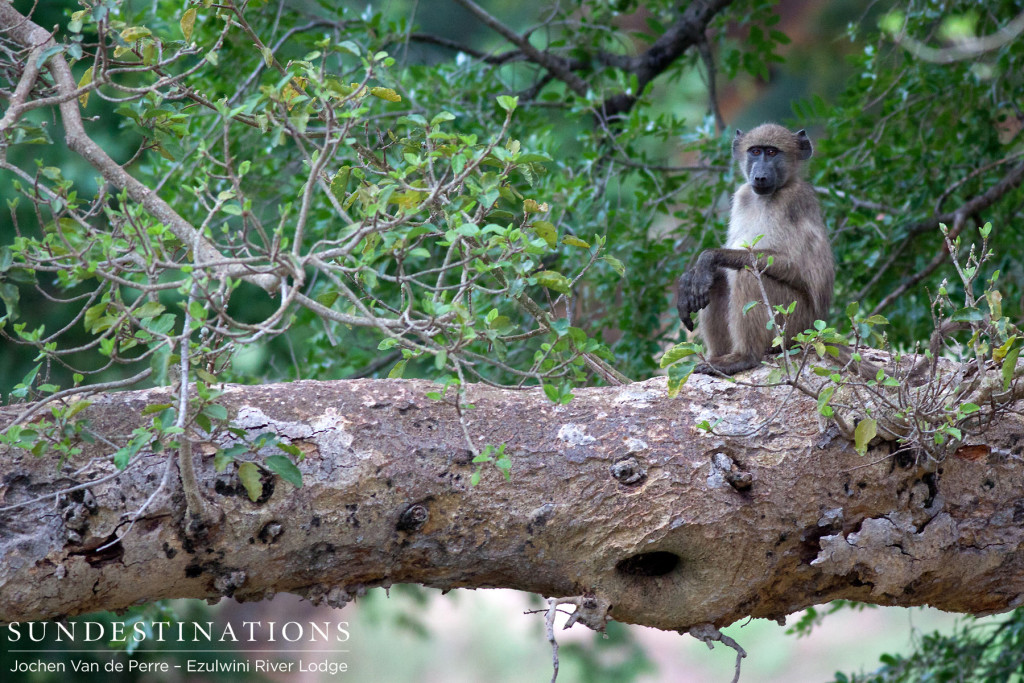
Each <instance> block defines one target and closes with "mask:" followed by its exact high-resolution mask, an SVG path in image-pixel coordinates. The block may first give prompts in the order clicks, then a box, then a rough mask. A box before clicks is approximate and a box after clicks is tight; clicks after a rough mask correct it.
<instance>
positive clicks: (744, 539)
mask: <svg viewBox="0 0 1024 683" xmlns="http://www.w3.org/2000/svg"><path fill="white" fill-rule="evenodd" d="M760 372H761V373H762V374H760V375H759V374H757V373H755V375H753V377H752V379H754V380H758V379H762V380H763V379H764V376H763V373H764V371H760ZM435 389H436V386H435V385H432V384H430V383H427V382H420V381H400V380H378V381H371V380H357V381H340V382H295V383H291V384H282V385H272V386H245V387H243V386H229V387H225V393H224V394H223V396H222V397H221V399H220V402H221V404H222V405H224V406H225V407H226V408H227V409H228V411H229V414H230V416H231V419H232V421H233V425H234V426H235V427H238V428H241V429H244V430H245V431H246V432H248V433H249V434H250V435H252V436H255V435H257V434H262V433H266V432H272V433H274V434H276V435H277V436H278V437H279V438H281V439H282V440H284V441H286V442H290V443H292V444H293V445H295V446H296V447H298V448H299V449H300V450H301V451H302V452H303V453H304V454H305V459H304V460H302V461H301V462H300V463H299V464H298V466H299V469H300V470H301V471H302V475H303V486H302V487H301V488H294V487H293V486H292V485H291V484H288V483H286V482H284V481H282V480H281V479H280V478H277V477H275V476H272V475H271V474H270V473H269V471H264V476H263V495H262V496H260V497H259V498H258V499H257V501H256V502H253V501H252V500H250V498H249V497H248V496H247V495H246V492H245V489H244V488H243V486H242V484H241V482H240V480H239V478H238V474H237V469H236V467H235V465H230V466H229V467H228V469H227V470H225V471H224V472H222V473H219V474H218V473H217V472H216V471H215V469H214V466H213V459H214V458H213V456H214V454H215V453H216V452H217V450H218V449H221V448H228V447H230V446H232V445H234V444H236V443H238V441H237V439H238V437H237V436H236V435H232V434H231V433H230V432H227V431H221V432H218V433H217V434H215V435H213V436H210V435H207V434H203V433H198V432H195V431H191V432H189V433H188V435H187V437H188V438H189V439H190V440H191V448H192V451H193V454H194V455H195V457H196V476H197V480H198V483H199V486H200V489H201V491H202V492H203V495H204V496H206V497H207V498H208V499H209V500H211V501H213V502H215V503H216V505H217V506H218V507H219V508H220V509H221V510H223V512H224V518H223V520H221V521H214V522H213V523H211V525H210V526H209V527H208V528H206V529H205V530H203V531H204V533H202V534H191V535H190V534H188V533H186V528H185V521H186V520H185V504H184V498H183V496H182V493H181V489H180V485H179V484H177V483H169V484H167V486H166V489H165V490H161V488H160V487H161V482H162V481H163V480H164V479H165V478H164V476H163V475H164V473H165V471H166V470H165V468H166V458H167V457H168V456H167V455H166V452H164V453H160V454H153V453H151V452H148V451H146V450H145V449H144V450H143V451H142V452H140V453H139V455H138V456H137V457H136V459H135V460H134V461H133V464H132V465H131V466H130V467H129V468H128V469H127V470H126V471H125V472H124V473H122V474H121V476H120V477H119V478H117V479H116V480H111V479H110V475H111V474H112V470H113V465H112V463H111V462H110V460H109V458H108V456H109V453H108V452H105V449H109V448H110V447H109V446H103V444H109V443H120V442H123V441H124V440H125V439H126V438H129V437H130V436H131V433H132V430H133V429H135V428H136V427H138V426H139V425H140V424H144V423H145V422H147V421H148V420H149V419H151V417H143V416H142V411H143V409H144V408H145V407H146V406H147V405H153V404H160V403H167V402H170V400H171V397H170V395H169V394H168V393H167V392H166V391H164V390H161V389H154V390H149V391H141V392H125V393H115V394H109V395H107V396H104V397H101V398H99V399H98V400H97V401H96V402H95V403H93V404H92V405H91V406H89V407H88V408H87V409H85V410H84V411H82V412H81V413H79V417H81V418H85V419H88V420H89V429H90V430H91V431H92V432H93V433H94V434H96V435H97V436H99V437H102V438H99V439H97V440H96V442H95V443H94V444H82V445H83V446H84V447H85V449H86V450H85V452H84V453H83V455H82V458H81V460H80V461H75V462H66V463H64V464H63V465H58V464H57V462H56V460H55V459H54V458H37V457H34V456H33V455H32V454H31V453H29V452H27V451H22V450H18V449H10V448H6V447H5V448H4V449H0V471H2V472H4V475H3V478H2V479H0V557H2V558H3V561H2V562H0V620H6V621H12V620H31V619H49V618H57V617H61V616H65V615H73V614H78V613H83V612H89V611H94V610H101V609H117V608H122V607H127V606H128V605H131V604H135V603H136V602H139V601H150V600H156V599H160V598H172V597H194V598H216V597H218V596H222V595H233V596H235V597H236V598H239V599H247V600H254V599H259V598H262V597H267V596H269V595H272V594H274V593H276V592H280V591H288V592H293V593H298V594H300V595H304V596H306V597H308V598H310V599H312V600H314V601H326V602H328V603H330V604H334V605H340V604H343V603H344V602H346V601H347V600H348V599H349V598H350V597H351V596H352V595H355V594H357V593H358V592H360V591H361V590H363V589H365V588H367V587H372V586H387V585H390V584H393V583H399V582H414V583H421V584H424V585H428V586H436V587H441V588H452V587H458V586H466V587H485V586H486V587H498V586H502V587H509V588H516V589H520V590H526V591H531V592H535V593H539V594H542V595H546V596H559V597H561V596H588V598H587V599H586V600H585V601H584V602H586V604H587V605H593V606H595V607H594V609H593V610H590V611H591V612H593V613H592V614H591V613H589V612H588V613H587V614H584V615H582V616H581V617H580V619H581V620H584V621H585V623H588V625H589V624H595V625H599V624H600V623H602V620H603V618H604V617H605V616H610V617H611V618H614V619H616V620H619V621H623V622H631V623H639V624H647V625H650V626H655V627H658V628H662V629H677V630H681V631H682V630H689V629H691V628H693V629H696V632H697V633H698V634H701V633H702V634H705V635H706V634H707V633H711V632H712V631H711V629H712V628H717V627H721V626H723V625H726V624H729V623H731V622H733V621H736V620H738V619H741V618H744V617H746V616H755V617H767V618H773V619H778V618H782V617H783V616H785V615H786V614H789V613H791V612H794V611H796V610H799V609H801V608H803V607H805V606H807V605H812V604H817V603H822V602H827V601H829V600H833V599H837V598H845V599H850V600H859V601H866V602H874V603H878V604H899V605H922V604H930V605H934V606H936V607H939V608H940V609H944V610H949V611H958V612H971V613H985V612H991V611H999V610H1006V609H1009V608H1011V607H1015V606H1018V605H1021V604H1022V603H1024V553H1022V552H1021V550H1022V548H1024V546H1022V544H1024V527H1022V525H1021V524H1020V519H1019V518H1020V517H1021V514H1024V512H1022V513H1021V514H1018V512H1021V508H1022V503H1021V501H1022V500H1024V492H1022V488H1021V484H1020V482H1021V481H1024V476H1022V475H1024V472H1022V469H1024V463H1022V459H1021V445H1020V444H1021V443H1024V441H1022V438H1021V437H1022V436H1024V417H1021V413H1020V412H1019V411H1017V412H1007V413H1004V414H1003V417H1002V418H1001V421H1000V422H999V423H998V424H993V425H991V427H990V428H989V429H988V430H987V432H986V434H985V440H984V443H983V444H977V445H976V447H975V448H974V449H973V450H972V451H971V457H972V458H975V457H977V453H982V454H988V455H987V456H986V455H982V456H981V457H980V459H974V460H969V459H966V458H960V457H956V456H951V457H949V458H948V459H947V460H946V461H945V462H944V463H943V465H942V467H941V469H939V470H938V471H937V472H924V471H920V470H918V469H917V468H916V467H915V466H914V465H913V464H912V462H907V461H905V460H901V459H899V458H897V457H895V456H893V455H892V454H891V453H890V449H889V448H888V446H886V445H885V444H882V445H880V446H877V447H874V448H872V449H869V451H868V453H867V455H866V457H860V456H857V455H856V454H855V453H854V451H853V448H852V446H851V444H850V443H849V442H847V441H845V440H844V439H842V438H841V437H839V436H838V435H837V432H836V431H835V430H833V429H831V428H828V429H825V430H824V431H823V426H822V424H820V423H819V420H818V418H817V416H816V406H815V402H814V400H813V399H810V398H806V397H802V396H798V395H794V396H793V397H792V398H790V399H789V400H788V401H785V397H786V396H787V395H788V389H787V388H784V387H778V388H774V389H772V388H756V387H739V386H736V385H734V384H730V383H728V382H724V381H719V380H715V379H712V378H710V377H700V378H694V379H691V380H690V382H689V383H688V384H687V385H686V386H685V387H684V390H683V392H682V393H681V395H680V397H679V398H677V399H674V400H670V399H668V398H667V397H666V389H665V383H664V380H663V379H654V380H649V381H647V382H642V383H636V384H633V385H630V386H627V387H613V388H602V389H580V390H577V391H576V398H575V399H574V400H573V401H572V403H570V404H568V405H566V406H556V405H553V404H552V403H550V402H549V401H547V399H546V398H545V397H544V396H543V394H542V393H541V392H540V391H518V392H517V391H503V390H497V389H491V388H487V387H483V386H479V385H473V386H469V387H467V392H466V394H467V395H466V396H465V400H466V401H468V402H471V403H472V404H473V405H474V409H473V410H471V411H462V415H461V417H460V415H459V411H457V410H456V407H455V406H454V405H453V404H452V403H450V402H444V401H436V400H431V399H429V398H427V397H426V394H427V392H429V391H433V390H435ZM709 401H711V402H712V403H713V404H714V405H715V406H716V407H715V408H713V409H712V408H709V407H707V406H708V402H709ZM780 404H781V407H780ZM14 412H16V411H14V410H13V409H3V410H0V426H2V425H3V424H5V423H6V421H7V420H9V419H10V417H11V416H12V415H13V414H14ZM768 415H775V417H774V420H773V421H772V422H771V423H770V424H769V425H767V427H766V429H761V430H751V429H750V426H751V424H756V423H758V422H759V421H760V420H762V419H764V416H768ZM717 418H722V419H723V421H722V422H721V423H720V424H718V426H717V427H716V431H717V432H718V434H709V433H706V432H704V431H702V430H699V429H696V428H695V425H696V424H697V423H698V422H699V421H701V420H704V419H708V420H711V421H715V420H716V419H717ZM463 428H465V430H466V431H465V432H464V431H463ZM467 432H468V434H469V436H470V438H471V439H472V440H473V448H472V449H471V448H470V447H469V445H468V444H467V443H466V433H467ZM741 433H744V434H752V435H751V436H729V435H728V434H741ZM487 444H491V445H493V446H500V445H504V446H505V452H507V453H509V454H511V458H512V471H511V474H512V478H511V481H505V479H504V478H503V477H502V476H501V474H500V473H499V471H498V470H497V469H496V468H493V467H492V466H490V465H484V470H483V471H482V477H481V481H480V484H479V485H477V486H470V484H469V480H470V476H471V474H472V473H473V472H474V471H476V469H477V467H479V466H480V465H479V464H475V463H473V462H471V460H472V452H473V450H474V449H476V450H481V451H483V450H484V446H485V445H487ZM272 454H279V451H277V450H276V449H274V448H270V449H268V450H267V451H265V452H263V453H260V454H251V453H250V454H248V455H245V456H239V457H240V459H241V460H250V461H253V462H255V463H256V464H257V465H260V466H262V465H261V464H262V462H263V458H264V457H266V456H268V455H272ZM738 473H741V474H743V475H749V476H738ZM89 480H94V481H95V484H94V485H93V486H91V487H90V489H89V490H88V491H86V490H83V489H81V488H78V489H77V490H72V487H75V486H79V487H80V486H81V485H82V484H83V483H87V482H88V481H89ZM730 482H733V483H732V484H730ZM739 482H743V485H740V484H739ZM62 491H66V493H62ZM154 492H158V493H157V495H155V496H154ZM29 501H35V502H30V503H29ZM26 503H28V504H26ZM144 505H148V507H146V508H145V512H144V513H143V514H142V515H141V516H140V517H139V518H138V519H135V520H134V526H132V527H131V531H130V533H126V532H127V531H128V529H129V526H130V524H129V522H130V520H131V519H132V515H133V513H134V512H136V511H138V510H140V509H141V508H142V507H143V506H144ZM602 606H603V607H602ZM609 606H610V607H609Z"/></svg>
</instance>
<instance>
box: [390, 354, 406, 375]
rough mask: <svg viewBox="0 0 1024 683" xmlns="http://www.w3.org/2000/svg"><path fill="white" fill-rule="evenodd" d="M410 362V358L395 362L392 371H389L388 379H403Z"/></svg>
mask: <svg viewBox="0 0 1024 683" xmlns="http://www.w3.org/2000/svg"><path fill="white" fill-rule="evenodd" d="M408 362H409V359H408V358H403V359H402V360H400V361H398V362H397V363H395V367H393V368H391V372H389V373H388V379H402V374H403V373H404V372H405V365H406V363H408Z"/></svg>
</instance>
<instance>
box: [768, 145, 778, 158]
mask: <svg viewBox="0 0 1024 683" xmlns="http://www.w3.org/2000/svg"><path fill="white" fill-rule="evenodd" d="M764 153H765V156H770V157H773V156H775V155H776V154H778V153H779V150H777V149H775V148H774V147H765V148H764Z"/></svg>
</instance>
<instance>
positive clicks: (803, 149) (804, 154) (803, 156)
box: [796, 129, 814, 161]
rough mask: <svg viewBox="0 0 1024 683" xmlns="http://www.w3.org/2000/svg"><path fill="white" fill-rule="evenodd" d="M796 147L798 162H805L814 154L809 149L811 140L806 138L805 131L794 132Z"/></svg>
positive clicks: (811, 148) (812, 149) (811, 149)
mask: <svg viewBox="0 0 1024 683" xmlns="http://www.w3.org/2000/svg"><path fill="white" fill-rule="evenodd" d="M796 147H797V149H798V150H799V155H800V161H807V160H808V159H810V158H811V154H813V153H814V148H813V147H811V139H810V138H809V137H807V131H805V130H803V129H801V130H798V131H797V132H796Z"/></svg>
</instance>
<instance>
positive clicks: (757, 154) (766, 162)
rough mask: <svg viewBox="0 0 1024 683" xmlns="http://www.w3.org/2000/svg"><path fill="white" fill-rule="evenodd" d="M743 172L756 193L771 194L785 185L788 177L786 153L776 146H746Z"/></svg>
mask: <svg viewBox="0 0 1024 683" xmlns="http://www.w3.org/2000/svg"><path fill="white" fill-rule="evenodd" d="M743 174H744V175H745V176H746V177H747V182H748V183H750V187H751V189H753V190H754V192H755V193H756V194H759V195H769V194H772V193H773V192H775V190H777V189H779V188H780V187H782V186H783V185H785V184H786V180H787V179H788V177H789V167H788V164H787V163H786V155H785V154H783V153H782V150H780V149H779V148H778V147H771V146H767V145H758V146H754V147H748V148H747V158H746V160H745V163H744V169H743Z"/></svg>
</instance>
